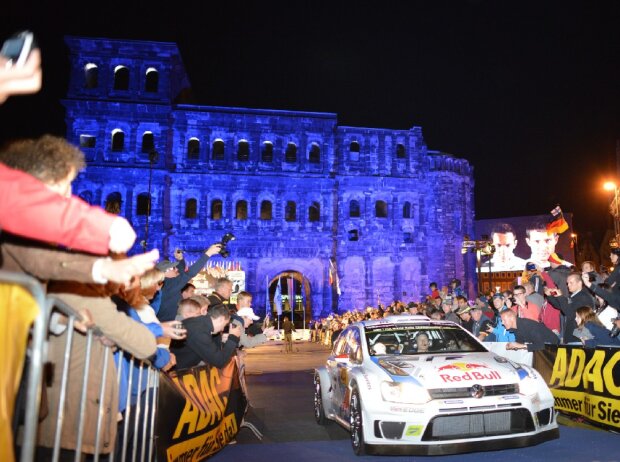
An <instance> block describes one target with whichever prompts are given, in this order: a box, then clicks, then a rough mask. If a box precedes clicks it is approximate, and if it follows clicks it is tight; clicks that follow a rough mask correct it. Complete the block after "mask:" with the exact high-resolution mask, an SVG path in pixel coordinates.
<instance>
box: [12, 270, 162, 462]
mask: <svg viewBox="0 0 620 462" xmlns="http://www.w3.org/2000/svg"><path fill="white" fill-rule="evenodd" d="M0 289H1V290H4V292H2V293H1V294H0V295H1V296H2V297H3V298H6V300H2V301H3V303H2V304H1V307H0V313H1V314H2V316H1V317H0V319H1V322H4V329H3V330H4V331H10V329H15V325H13V324H14V323H13V320H12V319H11V308H13V309H17V308H20V309H21V308H23V307H22V306H19V307H18V305H19V304H23V303H24V300H26V301H27V302H28V303H32V305H33V307H34V308H33V309H32V319H30V320H28V318H25V319H24V320H23V321H22V324H23V325H24V329H23V330H22V332H23V335H19V336H20V337H21V343H23V345H24V348H22V350H19V348H13V349H12V350H11V352H12V353H13V356H15V357H16V358H17V359H16V360H15V361H14V366H13V367H11V364H12V363H11V362H10V361H9V362H8V364H9V365H7V364H4V366H3V367H4V369H5V370H4V372H5V373H4V374H3V376H4V379H3V382H7V384H6V385H5V386H4V387H3V389H2V392H3V393H2V395H1V396H0V397H1V398H2V399H4V400H5V401H6V402H7V403H8V404H9V406H8V409H10V410H12V409H13V405H14V403H15V400H16V397H17V386H15V387H12V386H11V385H12V384H11V383H8V381H7V377H13V376H15V378H14V381H15V384H19V377H20V375H21V371H22V367H23V366H24V363H25V357H26V355H25V354H24V350H25V345H26V343H27V341H28V338H29V343H28V345H29V346H28V349H29V355H28V356H29V361H28V365H27V366H26V370H25V371H24V379H25V380H26V381H27V384H26V386H25V390H26V391H25V393H24V394H23V397H22V398H20V399H21V400H23V402H24V406H23V407H24V409H25V411H24V414H23V426H22V428H21V429H22V431H20V432H18V431H17V430H18V428H17V424H14V425H11V420H13V419H12V415H7V416H3V417H4V418H5V420H7V421H8V424H9V425H3V429H2V430H0V432H2V435H3V438H2V439H3V440H4V441H6V442H7V444H6V447H5V448H4V449H2V450H1V451H2V453H1V455H2V460H3V461H5V460H6V461H12V460H14V452H13V449H14V448H15V449H17V451H18V453H19V460H20V461H21V462H31V461H33V460H35V458H39V457H41V456H43V457H44V458H45V459H49V458H50V457H51V460H52V462H57V461H58V460H59V459H60V457H61V451H71V452H73V453H74V458H75V460H76V462H77V461H80V460H83V453H86V454H89V455H92V459H93V461H94V462H98V461H99V460H100V458H101V457H102V455H105V456H106V458H107V459H108V460H109V461H110V462H114V461H115V460H116V461H118V462H126V461H131V462H134V461H138V460H139V461H140V462H144V461H151V460H154V459H155V452H156V451H155V447H154V439H155V435H154V428H155V413H156V410H157V397H158V383H159V374H158V371H157V370H155V369H154V368H153V367H152V366H151V365H150V363H149V362H148V361H145V360H135V359H134V358H133V357H129V356H130V355H129V354H128V353H124V352H123V351H122V350H120V349H118V350H117V357H118V361H117V362H116V364H115V363H114V362H113V358H112V346H111V344H109V343H108V344H103V345H100V344H99V343H98V342H100V341H102V340H103V341H105V339H104V335H103V334H104V333H103V332H101V330H100V329H99V328H97V327H96V326H95V327H90V328H85V329H82V331H80V332H78V331H77V330H76V328H77V327H78V325H77V323H78V320H80V319H81V316H80V314H79V313H78V312H77V311H76V310H74V309H73V308H72V307H71V306H69V305H67V304H66V303H65V302H63V301H62V300H60V299H58V298H54V297H46V296H45V293H44V291H43V287H42V286H41V285H40V284H39V283H38V282H37V281H36V280H35V279H33V278H31V277H29V276H25V275H21V274H15V273H9V272H5V271H0ZM15 292H17V293H18V295H19V296H15ZM22 292H24V293H22ZM7 294H8V295H7ZM24 294H25V295H24ZM4 302H6V303H4ZM52 313H58V314H60V315H61V316H60V318H61V319H62V320H63V322H62V324H64V325H65V327H64V328H62V327H60V328H58V325H57V323H56V322H55V321H56V319H55V318H56V315H54V316H53V317H54V319H53V320H52ZM33 320H34V323H33ZM50 320H52V325H53V326H54V330H53V331H52V333H51V335H50V338H51V340H50V339H48V333H49V332H48V331H49V329H50V327H51V326H50ZM31 325H32V327H30V326H31ZM84 330H85V331H84ZM62 337H64V344H63V343H62ZM78 337H79V340H78ZM16 343H17V344H19V343H20V342H16ZM95 345H96V348H95ZM50 346H51V349H52V353H51V354H50ZM94 352H95V353H96V354H97V355H100V356H101V357H102V358H103V361H102V363H101V364H100V363H98V362H97V361H98V359H99V358H98V357H97V356H96V355H95V353H94ZM54 354H55V356H54ZM122 356H125V357H127V358H128V360H127V361H123V360H122ZM50 360H52V365H53V366H54V369H55V370H54V371H53V374H57V373H58V374H59V375H58V377H54V378H52V380H51V382H52V388H54V387H55V386H56V385H58V389H55V388H54V391H53V394H52V395H53V397H52V398H50V408H49V415H47V416H42V415H40V405H41V396H42V389H43V387H42V383H43V379H44V370H46V369H45V367H44V366H45V364H46V362H47V361H50ZM72 361H75V362H72ZM114 367H116V370H115V371H113V370H111V369H112V368H114ZM9 369H11V370H9ZM93 372H96V373H93ZM111 374H115V376H116V377H115V378H113V376H111ZM77 376H80V381H79V383H77V384H76V383H75V378H76V377H77ZM135 376H137V382H134V379H136V377H135ZM48 379H49V377H48ZM121 382H124V383H126V384H127V387H126V391H125V396H124V397H125V403H126V407H125V409H124V413H123V425H121V427H122V432H121V434H120V435H117V432H116V425H117V419H116V416H117V414H118V404H117V401H118V399H117V396H118V390H119V389H120V384H121ZM136 383H137V387H136V386H135V384H136ZM23 385H24V384H22V388H23ZM74 387H77V389H78V390H79V393H74V395H75V396H72V393H70V390H71V388H74ZM95 390H96V395H93V393H94V391H95ZM45 391H47V393H49V391H48V388H47V387H46V388H45ZM89 392H90V393H89ZM46 396H47V394H46ZM93 396H96V397H97V398H96V399H95V400H94V401H95V403H96V404H97V411H96V416H95V418H94V419H93V415H89V413H88V411H87V409H91V408H92V401H93ZM75 403H78V404H77V406H76V405H75ZM69 405H70V406H69ZM69 409H70V410H72V411H74V413H73V414H71V415H69V416H68V410H69ZM75 411H77V414H75ZM16 412H18V411H16ZM45 419H50V420H48V421H47V422H45ZM40 420H41V422H40ZM3 423H4V422H3ZM130 427H131V428H130ZM11 429H13V430H14V432H13V431H11ZM13 433H14V434H13ZM18 433H21V434H20V435H19V437H18ZM114 435H117V437H114ZM93 440H94V443H93ZM115 443H116V444H117V445H118V446H117V447H115ZM67 455H69V456H71V454H63V455H62V456H63V460H64V459H66V457H67Z"/></svg>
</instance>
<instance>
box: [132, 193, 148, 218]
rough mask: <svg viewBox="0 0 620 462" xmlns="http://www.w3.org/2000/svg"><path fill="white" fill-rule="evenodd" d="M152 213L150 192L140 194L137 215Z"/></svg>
mask: <svg viewBox="0 0 620 462" xmlns="http://www.w3.org/2000/svg"><path fill="white" fill-rule="evenodd" d="M150 214H151V195H150V194H149V193H141V194H138V204H137V208H136V215H150Z"/></svg>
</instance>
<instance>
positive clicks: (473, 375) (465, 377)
mask: <svg viewBox="0 0 620 462" xmlns="http://www.w3.org/2000/svg"><path fill="white" fill-rule="evenodd" d="M484 369H487V370H484ZM489 369H490V368H489V366H486V365H484V364H478V363H451V364H446V365H445V366H441V367H438V368H437V370H438V371H440V372H445V373H444V374H439V377H441V379H442V380H443V381H444V382H466V381H469V380H498V379H501V378H502V376H501V375H500V374H499V372H497V371H493V370H489Z"/></svg>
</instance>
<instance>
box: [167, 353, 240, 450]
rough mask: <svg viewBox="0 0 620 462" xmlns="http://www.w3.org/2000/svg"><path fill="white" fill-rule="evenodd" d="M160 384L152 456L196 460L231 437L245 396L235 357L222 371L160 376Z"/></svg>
mask: <svg viewBox="0 0 620 462" xmlns="http://www.w3.org/2000/svg"><path fill="white" fill-rule="evenodd" d="M159 383H160V392H159V402H158V407H157V429H156V431H157V435H158V439H157V460H160V461H166V462H198V461H200V460H205V459H206V458H208V457H210V456H212V455H213V454H215V453H216V452H218V451H219V450H220V449H222V448H223V447H225V446H226V445H227V444H228V443H229V442H230V441H231V440H232V439H234V438H235V435H236V434H237V432H238V431H239V426H240V425H241V422H242V421H243V416H244V415H245V411H246V407H247V400H246V397H245V394H244V393H243V390H242V388H241V384H240V382H239V372H238V369H237V363H236V361H235V359H234V358H233V359H231V360H230V362H229V363H228V364H227V365H226V366H224V367H223V368H221V369H218V368H216V367H212V366H200V367H194V368H191V369H186V370H183V371H179V372H177V373H174V372H173V373H171V374H170V375H169V376H166V375H165V374H161V375H160V381H159Z"/></svg>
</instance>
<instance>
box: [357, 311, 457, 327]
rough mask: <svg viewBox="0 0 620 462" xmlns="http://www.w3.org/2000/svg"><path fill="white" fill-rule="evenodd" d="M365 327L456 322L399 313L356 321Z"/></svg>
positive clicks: (451, 323) (449, 323)
mask: <svg viewBox="0 0 620 462" xmlns="http://www.w3.org/2000/svg"><path fill="white" fill-rule="evenodd" d="M357 324H358V325H361V326H363V327H365V328H376V327H382V326H398V325H408V326H428V325H429V324H432V325H433V326H456V325H457V324H455V323H453V322H452V321H443V320H435V319H430V318H429V317H428V316H424V315H420V314H401V315H394V316H388V317H386V318H381V319H370V320H367V321H360V322H359V323H357Z"/></svg>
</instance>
